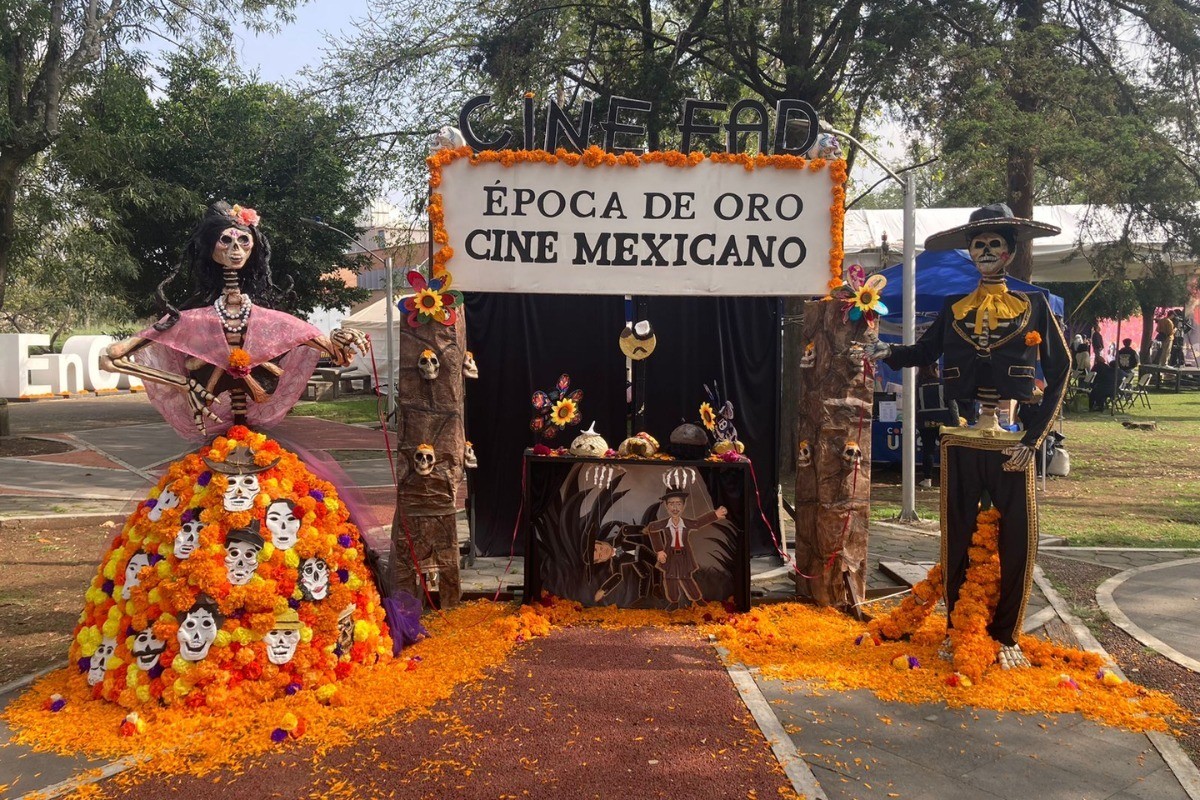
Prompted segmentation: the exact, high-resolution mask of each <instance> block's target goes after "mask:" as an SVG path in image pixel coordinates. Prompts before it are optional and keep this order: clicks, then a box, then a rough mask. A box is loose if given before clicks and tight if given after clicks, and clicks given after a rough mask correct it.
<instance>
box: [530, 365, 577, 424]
mask: <svg viewBox="0 0 1200 800" xmlns="http://www.w3.org/2000/svg"><path fill="white" fill-rule="evenodd" d="M582 401H583V390H582V389H575V390H574V391H572V390H571V376H570V375H567V374H566V373H563V374H562V375H560V376H559V378H558V383H556V384H555V385H554V388H553V389H551V390H550V391H548V392H543V391H541V390H538V391H536V392H534V393H533V420H532V421H531V422H530V423H529V429H530V430H531V431H533V432H534V433H537V434H541V436H542V437H543V438H545V439H553V438H554V437H556V436H558V432H559V431H560V430H563V429H564V428H566V427H567V426H568V425H578V424H579V420H580V419H582V416H581V412H580V403H581V402H582Z"/></svg>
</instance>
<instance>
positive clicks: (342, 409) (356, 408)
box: [291, 395, 383, 424]
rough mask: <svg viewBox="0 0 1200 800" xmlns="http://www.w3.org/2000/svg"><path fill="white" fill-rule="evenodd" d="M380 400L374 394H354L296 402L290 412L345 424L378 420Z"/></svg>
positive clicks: (299, 415)
mask: <svg viewBox="0 0 1200 800" xmlns="http://www.w3.org/2000/svg"><path fill="white" fill-rule="evenodd" d="M382 400H383V398H376V397H375V396H374V395H354V396H351V397H342V398H339V399H337V400H327V401H322V402H318V403H309V402H303V403H297V404H296V406H295V407H294V408H293V409H292V411H291V413H292V414H294V415H295V416H298V417H320V418H321V419H329V420H333V421H334V422H345V423H347V424H354V423H359V422H378V421H379V408H378V402H381V401H382Z"/></svg>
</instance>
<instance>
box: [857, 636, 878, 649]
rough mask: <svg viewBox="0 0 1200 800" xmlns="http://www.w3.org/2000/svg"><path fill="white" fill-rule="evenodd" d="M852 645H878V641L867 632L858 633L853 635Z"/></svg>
mask: <svg viewBox="0 0 1200 800" xmlns="http://www.w3.org/2000/svg"><path fill="white" fill-rule="evenodd" d="M854 646H855V647H878V646H879V642H877V641H876V640H875V637H874V636H872V635H871V634H869V633H860V634H859V635H858V636H856V637H854Z"/></svg>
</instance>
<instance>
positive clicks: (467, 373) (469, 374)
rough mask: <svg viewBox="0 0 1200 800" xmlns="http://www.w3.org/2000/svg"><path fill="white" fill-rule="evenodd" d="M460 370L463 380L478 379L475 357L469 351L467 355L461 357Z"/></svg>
mask: <svg viewBox="0 0 1200 800" xmlns="http://www.w3.org/2000/svg"><path fill="white" fill-rule="evenodd" d="M462 369H463V377H464V378H478V377H479V367H478V366H477V365H476V364H475V356H474V355H473V354H472V353H471V351H470V350H468V351H467V354H466V355H464V356H463V367H462Z"/></svg>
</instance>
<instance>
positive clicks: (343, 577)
mask: <svg viewBox="0 0 1200 800" xmlns="http://www.w3.org/2000/svg"><path fill="white" fill-rule="evenodd" d="M337 576H338V580H339V581H341V582H342V583H345V582H346V581H348V580H350V570H348V569H339V570H338V571H337Z"/></svg>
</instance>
